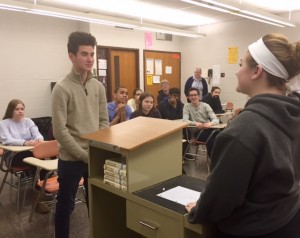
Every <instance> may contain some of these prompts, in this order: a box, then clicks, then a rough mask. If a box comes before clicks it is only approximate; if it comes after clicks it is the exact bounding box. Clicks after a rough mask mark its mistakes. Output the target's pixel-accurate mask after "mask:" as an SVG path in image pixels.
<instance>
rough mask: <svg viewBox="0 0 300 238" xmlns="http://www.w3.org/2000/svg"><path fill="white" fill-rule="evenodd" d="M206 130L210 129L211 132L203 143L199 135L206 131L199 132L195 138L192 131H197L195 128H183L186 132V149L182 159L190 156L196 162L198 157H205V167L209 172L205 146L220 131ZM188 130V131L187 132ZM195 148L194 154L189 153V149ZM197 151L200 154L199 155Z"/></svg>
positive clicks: (208, 159) (208, 160)
mask: <svg viewBox="0 0 300 238" xmlns="http://www.w3.org/2000/svg"><path fill="white" fill-rule="evenodd" d="M208 129H212V131H211V132H210V134H209V136H208V137H207V138H206V140H205V141H202V140H200V137H201V135H202V134H203V132H204V131H205V130H206V129H203V130H199V132H198V134H197V135H196V136H194V130H197V128H195V127H187V128H185V130H186V138H187V139H186V140H187V142H188V146H187V147H186V150H185V153H184V157H185V156H186V155H189V156H192V157H193V160H196V158H197V157H200V156H203V155H204V156H205V159H206V166H207V171H208V172H209V171H210V169H209V167H210V158H209V155H208V153H207V144H208V143H209V142H211V140H213V139H214V138H215V137H216V136H217V134H218V133H220V129H218V128H216V129H213V128H208ZM189 130H190V131H189ZM192 147H195V152H192V151H191V148H192ZM199 151H200V152H201V154H199Z"/></svg>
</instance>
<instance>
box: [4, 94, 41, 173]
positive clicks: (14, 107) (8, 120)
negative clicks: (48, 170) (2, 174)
mask: <svg viewBox="0 0 300 238" xmlns="http://www.w3.org/2000/svg"><path fill="white" fill-rule="evenodd" d="M43 140H44V138H43V136H42V135H41V133H40V132H39V130H38V128H37V126H36V125H35V124H34V122H33V121H32V120H31V119H30V118H25V104H24V103H23V102H22V101H21V100H19V99H13V100H11V101H10V102H9V103H8V106H7V109H6V112H5V115H4V117H3V120H2V121H0V142H1V143H2V144H3V145H18V146H22V145H27V146H29V145H31V146H34V145H36V144H37V143H39V142H41V141H43ZM6 155H8V154H7V153H6ZM30 156H32V152H31V151H23V152H20V153H18V154H16V155H15V156H14V158H13V160H12V164H11V165H12V166H27V167H28V164H26V163H24V162H23V159H24V158H26V157H30ZM6 158H7V156H6ZM4 159H5V158H4ZM33 169H34V167H33Z"/></svg>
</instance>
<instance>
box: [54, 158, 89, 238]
mask: <svg viewBox="0 0 300 238" xmlns="http://www.w3.org/2000/svg"><path fill="white" fill-rule="evenodd" d="M82 177H83V178H84V188H85V195H86V201H87V204H88V186H87V185H88V165H87V164H86V163H84V162H83V161H63V160H61V159H59V160H58V182H59V191H58V194H57V203H56V211H55V237H56V238H68V237H69V227H70V216H71V214H72V212H73V210H74V207H75V198H76V193H77V190H78V184H79V181H80V179H81V178H82Z"/></svg>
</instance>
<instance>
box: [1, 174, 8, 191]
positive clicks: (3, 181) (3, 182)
mask: <svg viewBox="0 0 300 238" xmlns="http://www.w3.org/2000/svg"><path fill="white" fill-rule="evenodd" d="M7 176H8V171H6V172H5V175H4V177H3V180H2V183H1V187H0V194H1V193H2V190H3V187H4V184H5V182H6V179H7Z"/></svg>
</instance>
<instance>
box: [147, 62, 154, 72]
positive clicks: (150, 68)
mask: <svg viewBox="0 0 300 238" xmlns="http://www.w3.org/2000/svg"><path fill="white" fill-rule="evenodd" d="M153 73H154V62H153V59H150V58H148V59H146V74H153Z"/></svg>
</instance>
